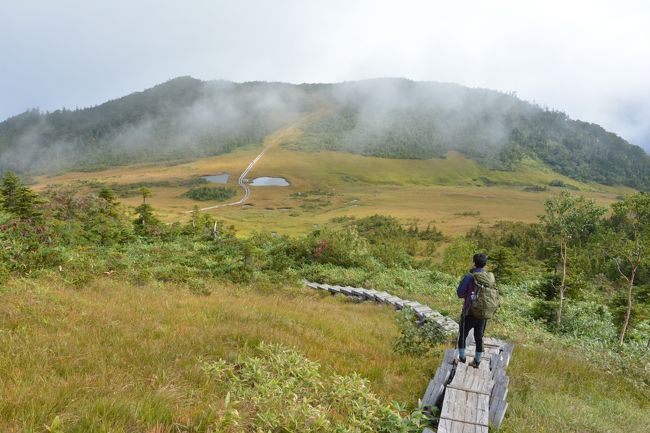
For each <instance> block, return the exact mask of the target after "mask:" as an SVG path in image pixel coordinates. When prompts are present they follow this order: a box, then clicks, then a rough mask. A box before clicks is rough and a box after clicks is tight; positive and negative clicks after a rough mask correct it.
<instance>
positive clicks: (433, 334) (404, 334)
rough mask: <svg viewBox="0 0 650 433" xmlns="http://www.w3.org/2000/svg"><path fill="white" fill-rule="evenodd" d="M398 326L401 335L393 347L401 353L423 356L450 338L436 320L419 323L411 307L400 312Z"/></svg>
mask: <svg viewBox="0 0 650 433" xmlns="http://www.w3.org/2000/svg"><path fill="white" fill-rule="evenodd" d="M397 326H398V327H399V331H400V335H399V337H397V339H396V340H395V342H394V343H393V349H394V350H395V352H397V353H400V354H408V355H418V356H421V355H424V354H426V353H428V352H429V351H431V350H432V349H434V348H435V347H436V346H437V345H438V344H440V343H443V342H445V341H447V340H448V337H447V334H446V333H445V332H444V331H443V330H442V329H441V328H440V327H439V326H438V325H437V324H436V323H435V322H432V321H428V320H427V321H425V322H424V323H422V324H418V323H417V316H416V315H415V312H414V311H413V310H412V309H411V308H405V309H403V310H402V311H401V312H400V314H398V316H397Z"/></svg>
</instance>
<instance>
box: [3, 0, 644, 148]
mask: <svg viewBox="0 0 650 433" xmlns="http://www.w3.org/2000/svg"><path fill="white" fill-rule="evenodd" d="M179 75H191V76H194V77H196V78H201V79H205V80H209V79H228V80H234V81H249V80H268V81H288V82H293V83H300V82H336V81H343V80H354V79H361V78H370V77H385V76H401V77H406V78H411V79H415V80H433V81H445V82H456V83H460V84H464V85H467V86H471V87H486V88H491V89H498V90H503V91H515V92H517V94H518V95H519V96H520V97H521V98H523V99H526V100H530V101H535V102H537V103H539V104H541V105H544V106H548V107H549V108H553V109H559V110H562V111H565V112H567V113H568V114H569V115H570V116H571V117H573V118H578V119H581V120H585V121H590V122H595V123H599V124H601V125H603V126H604V127H605V128H606V129H609V130H611V131H613V132H616V133H617V134H619V135H621V136H622V137H624V138H626V139H627V140H629V141H631V142H632V143H634V144H638V145H642V146H644V147H645V148H646V149H650V2H649V1H641V0H639V1H635V0H629V1H628V0H618V1H582V0H565V1H556V0H546V1H526V0H519V1H515V0H512V1H511V0H490V1H488V0H484V1H463V0H455V1H452V0H446V1H434V0H429V1H425V0H422V1H412V0H399V1H380V0H374V1H371V0H358V1H354V0H348V1H341V0H329V1H324V0H323V1H316V0H302V1H297V0H296V1H294V0H278V1H271V0H268V1H263V0H257V1H256V0H231V1H222V0H185V1H180V0H178V1H171V0H129V1H126V0H111V1H107V0H86V1H83V0H76V1H73V0H0V120H1V119H4V118H6V117H9V116H11V115H14V114H18V113H19V112H22V111H24V110H25V109H28V108H32V107H40V108H41V109H43V110H53V109H57V108H61V107H64V106H65V107H67V108H75V107H84V106H88V105H96V104H99V103H101V102H104V101H106V100H108V99H114V98H117V97H120V96H123V95H125V94H127V93H130V92H133V91H137V90H143V89H144V88H147V87H151V86H153V85H155V84H158V83H160V82H163V81H166V80H168V79H170V78H173V77H176V76H179Z"/></svg>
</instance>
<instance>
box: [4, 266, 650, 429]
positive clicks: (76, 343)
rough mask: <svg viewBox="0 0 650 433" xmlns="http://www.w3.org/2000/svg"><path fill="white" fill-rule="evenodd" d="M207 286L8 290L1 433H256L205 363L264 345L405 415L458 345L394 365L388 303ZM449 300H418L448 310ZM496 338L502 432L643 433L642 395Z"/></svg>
mask: <svg viewBox="0 0 650 433" xmlns="http://www.w3.org/2000/svg"><path fill="white" fill-rule="evenodd" d="M209 289H210V294H209V295H202V296H200V295H196V294H193V293H191V292H190V291H188V290H186V289H183V288H182V287H176V286H171V285H168V284H166V285H163V284H159V283H158V284H155V283H151V284H145V285H132V284H129V283H125V282H123V281H118V280H114V279H112V278H109V277H104V278H101V277H100V278H97V279H96V280H94V281H93V282H92V283H90V284H88V285H87V286H86V287H84V288H82V289H73V288H70V287H67V285H66V284H65V283H64V282H63V281H62V280H61V279H60V278H59V277H57V276H55V275H52V276H44V277H41V278H37V279H31V280H24V279H21V280H12V281H11V282H9V283H8V284H6V285H5V286H4V287H3V288H2V290H1V291H0V296H1V297H2V303H1V304H0V320H1V322H2V328H1V329H2V333H1V334H0V341H2V345H0V367H1V368H0V383H2V388H1V394H0V431H3V432H45V431H57V432H87V431H93V432H155V433H160V432H204V431H214V432H217V431H228V432H230V431H233V432H234V431H248V430H247V429H243V427H242V429H241V430H240V429H239V428H238V427H236V426H235V427H234V428H232V429H227V428H224V429H223V430H220V429H218V428H217V429H216V430H215V429H214V426H215V425H218V424H219V422H222V421H223V420H224V419H225V417H226V415H227V414H228V405H229V399H230V397H229V392H230V391H229V386H230V384H229V383H227V382H220V381H214V380H211V379H210V377H209V375H207V374H206V372H205V371H204V369H203V368H202V365H204V364H205V363H206V362H215V361H218V360H220V359H224V360H227V361H229V362H232V363H235V364H234V365H235V366H236V365H244V364H242V363H243V362H244V360H245V359H246V356H247V355H249V354H251V353H254V351H255V347H256V346H257V345H258V344H259V343H261V342H264V343H267V344H269V343H270V344H273V343H279V344H282V345H283V346H286V347H290V348H294V349H295V350H297V351H298V352H299V353H301V354H302V355H304V356H305V357H306V359H309V360H310V361H317V362H318V363H319V364H320V371H321V374H322V375H323V376H325V377H328V376H331V375H342V376H343V377H351V375H352V376H354V375H355V374H358V375H360V376H361V377H362V378H363V379H366V380H368V382H369V388H370V391H371V392H372V393H374V394H375V395H377V398H379V399H380V400H381V401H383V402H386V403H389V402H390V401H398V402H400V403H401V404H402V405H403V406H402V407H403V408H404V409H407V410H408V409H409V408H410V409H413V408H415V407H416V406H417V402H418V398H420V397H421V395H422V394H423V392H424V389H425V388H426V385H427V383H428V380H429V378H430V377H431V375H432V374H433V372H434V370H435V368H436V367H437V365H438V364H439V362H440V359H441V355H442V349H444V348H446V347H450V346H451V344H446V345H445V344H443V345H441V346H439V350H434V351H433V352H432V353H429V354H426V355H422V356H415V355H399V354H396V353H395V352H394V351H393V349H392V344H393V341H394V338H396V337H397V335H398V333H399V332H398V329H397V326H396V321H395V313H394V312H393V311H392V310H391V309H390V308H388V307H385V306H380V305H375V304H372V303H362V304H358V303H354V302H351V301H349V300H347V299H345V298H344V297H332V296H329V295H324V294H322V293H317V292H313V291H311V289H304V288H298V287H285V288H277V289H260V288H249V287H242V286H237V287H235V286H232V287H228V286H224V285H223V284H210V285H209ZM452 291H453V287H447V288H445V289H444V290H438V291H436V292H430V293H429V295H426V296H421V299H422V298H427V299H430V300H431V303H432V304H436V303H440V302H442V300H443V299H449V298H450V296H451V293H452ZM454 306H457V305H454ZM506 308H510V307H506ZM488 334H489V335H498V336H504V337H507V338H509V339H510V340H512V341H514V342H515V344H516V348H515V353H514V357H513V359H512V363H511V365H510V367H509V371H508V373H509V375H510V392H509V396H508V401H509V402H510V408H509V410H508V413H507V416H506V419H505V422H504V424H503V426H502V430H501V431H503V432H540V431H542V432H585V431H588V432H643V431H645V427H646V424H645V421H647V416H646V415H647V413H648V410H650V403H649V400H648V394H647V392H644V391H642V390H641V389H635V388H634V387H632V386H631V385H630V384H629V383H628V382H626V381H625V380H621V379H620V378H619V377H617V376H616V375H615V374H612V373H609V372H607V371H605V370H603V369H602V367H600V366H599V363H595V364H592V363H590V362H589V361H588V360H587V358H585V357H584V356H583V355H582V354H581V353H580V351H579V350H574V349H571V348H570V347H567V345H565V344H562V343H560V342H559V341H558V340H556V339H554V338H552V337H551V336H550V335H549V334H548V333H546V332H545V331H543V330H542V329H540V328H537V327H535V326H532V327H531V326H529V325H527V326H526V327H518V326H517V325H516V321H513V322H510V321H509V320H507V319H506V320H502V321H500V322H499V321H497V322H495V323H493V324H492V325H491V326H490V329H488ZM233 398H234V397H233ZM344 403H345V402H342V404H344ZM332 409H334V408H332ZM240 410H243V411H245V410H246V409H245V407H243V408H241V409H240ZM334 410H335V409H334ZM251 416H252V417H254V416H255V414H254V413H253V414H252V415H251ZM57 418H58V421H56V422H55V424H53V421H54V420H55V419H57ZM243 425H245V424H242V426H243ZM57 426H58V427H57ZM210 426H212V427H210ZM57 429H58V430H57ZM254 431H258V430H254ZM283 431H284V430H283ZM296 431H299V430H296ZM310 431H312V430H310ZM313 431H321V430H318V429H315V430H313ZM322 431H328V430H327V429H324V430H322Z"/></svg>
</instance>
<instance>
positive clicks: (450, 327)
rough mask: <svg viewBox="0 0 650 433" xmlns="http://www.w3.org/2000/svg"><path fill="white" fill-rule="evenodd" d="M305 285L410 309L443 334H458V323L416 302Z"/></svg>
mask: <svg viewBox="0 0 650 433" xmlns="http://www.w3.org/2000/svg"><path fill="white" fill-rule="evenodd" d="M305 284H306V285H307V287H311V288H312V289H317V290H324V291H328V292H329V293H331V294H333V295H336V294H339V293H340V294H343V295H346V296H352V297H356V298H357V299H359V300H370V301H375V302H380V303H382V304H387V305H390V306H391V307H393V308H395V309H396V310H401V309H402V308H404V307H410V308H412V309H413V311H414V312H415V314H416V315H417V317H418V319H420V320H421V321H425V320H426V321H430V322H433V323H435V324H436V325H438V327H439V328H440V330H441V331H443V332H444V333H445V334H449V335H451V334H457V333H458V323H456V322H455V321H454V320H452V319H450V318H449V317H447V316H443V315H442V314H440V313H439V312H437V311H434V310H432V309H431V308H430V307H429V306H427V305H423V304H420V303H419V302H416V301H409V300H406V299H401V298H399V297H397V296H393V295H391V294H390V293H387V292H380V291H377V290H372V289H364V288H361V287H350V286H332V285H329V284H321V283H313V282H311V281H305Z"/></svg>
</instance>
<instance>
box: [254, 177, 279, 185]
mask: <svg viewBox="0 0 650 433" xmlns="http://www.w3.org/2000/svg"><path fill="white" fill-rule="evenodd" d="M250 184H251V185H252V186H289V182H288V181H287V180H286V179H285V178H283V177H256V178H255V179H253V181H252V182H251V183H250Z"/></svg>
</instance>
